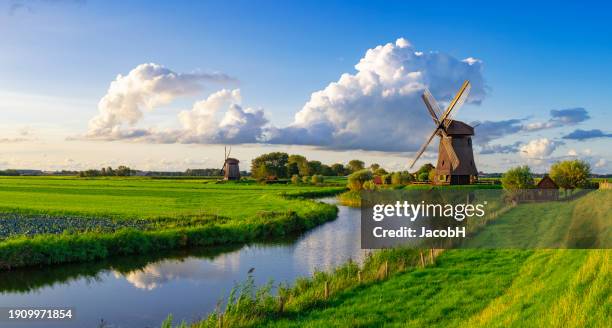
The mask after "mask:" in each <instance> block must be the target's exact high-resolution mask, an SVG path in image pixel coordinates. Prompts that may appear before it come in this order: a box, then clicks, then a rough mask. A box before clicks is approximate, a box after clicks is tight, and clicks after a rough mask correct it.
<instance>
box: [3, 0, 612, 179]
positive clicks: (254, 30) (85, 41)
mask: <svg viewBox="0 0 612 328" xmlns="http://www.w3.org/2000/svg"><path fill="white" fill-rule="evenodd" d="M611 9H612V8H610V5H605V4H598V3H590V4H588V3H583V2H580V3H578V2H576V3H574V4H562V5H560V4H557V3H555V2H548V3H546V2H543V3H539V4H533V3H530V2H523V3H520V2H513V3H512V4H510V5H508V4H506V5H503V6H502V5H498V4H491V3H489V2H481V3H469V4H468V3H460V2H456V1H453V2H442V1H440V2H436V3H435V4H431V3H427V2H422V1H415V2H407V1H401V2H399V1H398V2H375V1H370V2H357V1H347V2H342V1H300V2H298V1H231V2H199V1H198V2H193V3H189V2H182V3H181V4H180V5H177V4H175V3H170V2H153V1H129V2H126V3H123V2H119V1H110V2H103V1H86V2H85V1H57V2H55V1H52V2H46V1H27V2H22V1H8V2H7V3H5V4H4V8H2V7H0V37H1V38H0V39H1V40H2V42H1V43H0V95H2V98H0V110H2V111H5V112H6V113H8V116H7V117H8V118H7V117H5V119H6V121H5V122H4V124H2V127H3V130H4V131H5V132H4V133H3V134H4V135H2V134H0V139H3V138H4V139H6V140H9V139H28V140H26V141H23V142H5V143H0V147H2V148H5V153H4V154H2V152H0V165H1V164H2V163H4V164H3V166H5V167H7V166H15V165H18V166H19V165H22V166H23V165H26V166H36V165H37V163H40V164H38V165H40V166H41V167H42V166H45V165H43V163H47V162H49V161H48V160H45V159H44V158H36V155H35V154H42V153H44V154H46V156H48V157H46V158H53V159H54V160H55V161H62V162H66V161H67V162H66V163H65V165H68V166H69V165H77V164H69V163H79V164H78V165H81V166H83V165H95V163H97V159H96V157H95V156H94V155H92V154H90V153H88V152H87V151H85V150H84V148H89V146H88V145H90V144H93V145H95V147H99V148H100V149H123V150H124V154H126V156H127V158H115V157H117V156H112V157H113V160H114V161H117V162H121V161H125V162H129V163H133V164H134V165H144V164H143V163H140V162H138V159H137V158H130V156H129V154H131V153H133V152H134V150H135V149H136V148H137V147H138V149H145V148H146V149H156V148H155V146H154V145H149V144H147V145H144V144H139V145H134V143H133V142H130V141H125V140H123V141H112V142H110V141H95V142H94V141H83V140H81V141H66V138H67V137H71V136H74V135H79V134H84V133H86V131H87V122H88V121H89V120H90V119H91V118H92V117H94V116H95V115H96V113H97V112H98V108H97V103H98V101H99V100H100V99H101V98H102V97H103V96H104V95H105V93H106V92H107V89H108V88H109V84H110V82H111V81H113V80H114V79H115V78H116V76H117V74H122V75H126V74H128V73H129V72H130V71H131V70H132V69H134V68H135V67H137V66H138V65H140V64H143V63H157V64H160V65H163V66H164V67H167V68H169V69H171V70H172V71H174V72H183V73H188V72H194V71H195V70H199V71H203V72H222V73H224V74H227V75H229V76H232V77H235V78H236V79H237V80H238V82H234V83H230V85H223V86H217V85H208V84H207V85H204V88H203V90H201V92H199V93H197V94H189V95H188V96H185V97H181V98H180V99H176V100H174V101H172V103H170V104H164V105H162V106H160V108H163V110H156V111H155V112H152V113H151V114H147V120H146V121H144V122H141V123H143V124H144V123H152V124H153V123H155V124H166V123H165V122H170V121H176V115H177V113H178V112H179V111H180V110H182V109H188V108H190V107H191V106H192V104H193V103H194V102H195V101H197V100H199V99H203V98H206V97H207V96H208V95H209V94H211V93H213V92H215V91H217V90H218V89H220V88H221V87H231V88H240V91H241V97H242V101H243V102H244V104H245V105H248V106H252V107H257V108H263V109H265V112H266V115H267V117H268V119H269V121H270V122H271V123H272V124H274V125H276V126H286V125H288V124H291V123H292V122H293V121H294V115H295V113H297V112H298V111H300V110H301V109H302V108H303V107H304V105H305V103H306V102H308V101H309V99H310V98H311V94H312V93H313V92H315V91H318V90H322V89H324V88H325V87H326V86H327V85H328V84H329V83H331V82H334V81H337V80H338V79H339V78H340V76H341V75H342V74H343V73H350V74H354V73H355V68H354V66H355V64H356V63H358V62H359V60H360V59H361V58H363V57H364V54H365V52H366V50H367V49H371V48H374V47H376V46H378V45H384V44H386V43H389V42H390V43H393V42H395V40H396V39H398V38H400V37H403V38H406V39H407V40H409V42H410V43H411V44H412V45H413V46H414V48H415V49H416V50H419V51H425V52H428V51H438V52H440V53H444V54H449V55H451V56H453V57H455V58H457V59H463V58H467V57H474V58H478V59H479V60H481V61H482V63H483V64H482V65H483V71H482V76H483V78H484V80H485V82H486V86H487V95H486V97H484V99H483V102H482V104H480V105H479V106H477V105H469V104H468V105H466V106H465V108H464V109H462V112H461V114H460V118H461V119H462V120H465V121H471V120H480V121H486V120H490V121H501V120H507V119H517V118H528V117H529V118H530V120H533V121H546V120H548V119H549V116H550V115H549V111H550V110H552V109H567V108H576V107H580V108H584V109H585V110H586V111H587V112H588V115H589V116H590V119H588V120H586V121H584V122H580V124H579V125H572V126H567V127H562V128H556V129H550V130H542V131H538V132H535V133H531V134H530V135H529V136H528V137H525V138H523V136H522V135H521V133H515V134H513V135H508V136H506V137H505V139H504V138H502V139H500V140H499V142H496V143H497V144H512V143H514V142H517V141H520V142H522V143H523V144H527V143H528V142H529V141H531V140H534V139H539V138H547V139H550V140H556V141H557V146H556V147H555V149H554V152H553V153H551V154H546V156H549V157H555V156H557V157H559V156H565V155H566V153H567V152H570V151H572V150H575V151H578V153H580V151H581V150H584V149H588V150H589V154H587V155H588V156H591V157H592V160H593V161H594V163H593V164H595V163H599V164H601V166H600V167H599V168H598V169H599V170H600V171H601V170H603V171H608V172H609V171H611V170H610V168H611V166H610V161H611V160H612V158H611V154H610V150H609V145H610V140H611V139H610V138H609V137H603V138H596V139H589V140H587V141H581V142H579V141H574V140H567V139H566V140H565V141H563V139H562V138H561V137H562V136H563V135H567V134H568V133H570V132H571V131H574V130H575V129H577V128H580V129H582V130H593V129H599V130H602V131H603V132H605V133H610V132H611V131H610V128H609V127H608V126H607V125H606V118H607V115H606V114H608V113H609V112H610V110H609V107H610V105H609V99H608V98H609V97H608V94H609V90H611V89H612V42H611V41H612V25H611V24H610V23H609V22H610V19H611V18H612V14H611ZM457 87H458V86H457ZM3 99H4V100H3ZM15 104H17V105H18V106H16V105H15ZM422 110H423V111H424V108H422ZM162 122H163V123H162ZM173 124H175V123H167V125H169V126H171V125H173ZM24 129H27V130H28V131H30V132H28V133H27V134H29V135H31V136H34V137H31V139H32V140H29V138H30V137H28V138H18V135H19V134H20V133H21V134H23V132H19V131H22V130H24ZM0 133H2V132H0ZM424 137H425V136H423V138H424ZM169 146H170V145H159V147H169ZM193 147H195V146H194V145H182V144H176V145H174V147H173V148H172V149H173V151H174V153H172V154H171V155H173V156H176V157H185V156H184V154H186V153H192V152H193V151H192V149H194V148H193ZM199 147H200V148H196V149H198V150H199V151H200V152H201V153H202V154H206V155H205V156H204V155H203V156H204V157H206V158H210V160H211V162H210V163H209V162H207V160H205V159H204V157H202V158H199V159H197V158H196V159H193V160H194V162H197V163H199V164H201V165H206V164H210V165H212V161H214V158H215V156H214V154H215V152H217V151H218V146H212V145H199ZM244 147H245V149H248V151H247V150H245V151H244V153H245V156H244V157H245V158H244V160H249V159H250V157H252V156H253V155H255V154H257V153H258V152H260V150H261V149H272V148H275V146H265V145H250V146H244ZM276 147H278V146H276ZM319 148H323V150H322V149H319ZM324 148H325V147H318V149H312V147H305V148H304V150H303V152H306V153H311V154H312V156H313V157H315V158H320V159H323V160H325V161H327V162H331V161H341V162H346V161H348V160H349V159H350V158H351V156H366V158H368V159H371V160H376V159H377V158H380V159H379V160H377V161H378V162H381V163H384V162H385V161H389V166H398V165H400V166H401V165H404V164H405V163H404V162H408V158H404V157H403V156H402V155H398V154H396V153H389V154H384V153H380V152H368V153H363V152H360V151H356V150H353V151H352V152H351V151H348V150H345V151H344V152H342V153H340V155H338V153H337V152H331V151H325V150H324ZM29 150H31V151H29ZM108 151H110V152H113V151H114V150H108ZM147 152H150V151H147ZM153 152H155V151H154V150H153ZM165 153H166V154H167V153H168V152H165ZM122 156H123V155H122ZM504 156H506V157H508V159H506V160H504ZM104 157H105V158H108V157H109V156H108V155H107V156H104ZM139 157H141V156H139ZM407 157H409V156H407ZM516 157H517V156H516V154H493V155H490V156H489V155H487V156H484V157H483V159H482V161H483V165H484V167H488V170H494V169H495V168H500V169H501V168H504V167H506V166H508V165H514V164H520V160H516ZM403 158H404V159H403ZM389 159H392V160H389ZM160 160H161V158H156V157H154V158H152V162H154V163H159V162H160ZM164 160H167V161H168V163H172V162H173V159H171V158H166V159H164ZM528 160H529V159H528V158H525V159H523V161H528ZM602 160H603V162H602ZM198 161H199V162H198ZM602 163H603V164H602ZM485 164H486V165H485ZM531 164H532V165H535V166H537V165H540V166H541V167H542V169H545V165H547V164H546V163H543V162H542V161H539V162H538V163H531ZM185 165H187V164H185V163H183V164H181V163H176V162H175V163H174V164H168V166H169V167H172V168H174V167H176V168H183V166H185ZM190 165H193V164H190ZM58 167H59V166H58Z"/></svg>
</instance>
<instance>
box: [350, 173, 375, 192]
mask: <svg viewBox="0 0 612 328" xmlns="http://www.w3.org/2000/svg"><path fill="white" fill-rule="evenodd" d="M369 180H372V172H371V171H370V170H360V171H357V172H355V173H352V174H351V175H349V177H348V185H347V187H348V188H349V189H351V190H352V191H359V190H361V189H362V187H363V183H364V182H366V181H369Z"/></svg>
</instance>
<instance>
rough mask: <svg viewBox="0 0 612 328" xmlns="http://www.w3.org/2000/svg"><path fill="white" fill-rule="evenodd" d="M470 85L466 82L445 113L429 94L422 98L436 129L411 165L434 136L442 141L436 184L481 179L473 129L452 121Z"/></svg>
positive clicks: (470, 181)
mask: <svg viewBox="0 0 612 328" xmlns="http://www.w3.org/2000/svg"><path fill="white" fill-rule="evenodd" d="M470 88H471V85H470V82H469V81H465V82H463V85H462V86H461V89H459V92H457V95H455V97H454V98H453V100H452V101H451V102H450V104H449V105H448V107H447V108H446V111H445V112H444V113H442V112H441V110H440V107H439V106H438V103H437V102H436V100H435V99H434V97H433V96H432V94H431V92H429V90H427V89H425V92H424V93H423V95H422V98H423V101H424V102H425V106H427V110H428V111H429V115H431V118H432V119H433V121H434V123H435V125H436V128H435V129H434V130H433V133H432V134H431V136H430V137H429V139H427V141H426V142H425V144H423V146H422V147H421V149H419V151H418V153H417V155H416V157H415V159H414V161H413V162H412V165H410V168H412V167H413V166H414V164H415V163H416V161H417V160H418V159H419V158H420V157H421V155H423V152H425V150H426V149H427V146H429V143H430V142H431V140H432V139H433V138H434V136H438V137H440V146H439V147H438V164H437V165H436V171H435V172H436V175H435V177H434V179H433V180H434V181H432V183H433V184H452V185H456V184H470V183H472V182H475V181H476V180H477V179H478V171H477V170H476V165H475V164H474V152H473V150H472V136H473V135H474V128H473V127H471V126H470V125H468V124H466V123H464V122H461V121H456V120H453V116H454V115H455V114H456V113H457V110H458V109H459V107H461V105H463V103H464V102H465V100H466V99H467V97H468V94H469V92H470Z"/></svg>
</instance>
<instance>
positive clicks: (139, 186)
mask: <svg viewBox="0 0 612 328" xmlns="http://www.w3.org/2000/svg"><path fill="white" fill-rule="evenodd" d="M322 190H334V189H333V188H332V187H329V188H326V187H315V186H293V185H280V184H275V185H259V184H235V183H227V184H215V183H214V181H202V180H188V179H179V180H172V179H149V178H92V179H87V178H64V177H61V178H57V177H14V178H13V177H0V212H12V211H18V212H20V213H45V214H76V215H84V216H112V217H117V218H164V217H176V216H192V215H202V214H211V215H219V216H225V217H230V218H236V219H240V218H244V217H246V216H250V215H253V214H254V213H256V212H258V211H288V210H293V211H297V212H299V211H301V210H307V207H308V206H306V205H307V204H309V203H310V202H306V201H299V200H288V199H284V198H281V197H278V195H280V194H282V193H294V192H310V191H322ZM305 207H306V208H305Z"/></svg>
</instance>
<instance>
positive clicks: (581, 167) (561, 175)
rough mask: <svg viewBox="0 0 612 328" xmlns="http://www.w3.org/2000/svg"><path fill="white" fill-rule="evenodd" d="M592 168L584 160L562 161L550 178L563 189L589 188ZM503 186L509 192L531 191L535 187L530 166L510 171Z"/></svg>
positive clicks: (555, 165) (553, 167)
mask: <svg viewBox="0 0 612 328" xmlns="http://www.w3.org/2000/svg"><path fill="white" fill-rule="evenodd" d="M590 175H591V167H590V165H589V163H587V162H585V161H582V160H578V159H576V160H571V161H562V162H557V163H555V164H553V165H552V166H551V168H550V173H549V176H550V178H551V179H553V181H554V182H555V183H556V184H557V185H559V187H561V188H563V189H569V190H572V189H576V188H585V187H588V186H589V176H590ZM502 186H503V188H504V189H508V190H518V189H531V188H534V187H535V182H534V178H533V174H532V173H531V168H529V166H527V165H524V166H519V167H515V168H512V169H510V170H508V172H506V173H505V174H504V175H503V176H502Z"/></svg>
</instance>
